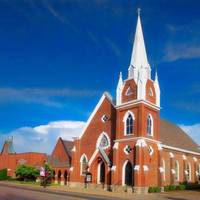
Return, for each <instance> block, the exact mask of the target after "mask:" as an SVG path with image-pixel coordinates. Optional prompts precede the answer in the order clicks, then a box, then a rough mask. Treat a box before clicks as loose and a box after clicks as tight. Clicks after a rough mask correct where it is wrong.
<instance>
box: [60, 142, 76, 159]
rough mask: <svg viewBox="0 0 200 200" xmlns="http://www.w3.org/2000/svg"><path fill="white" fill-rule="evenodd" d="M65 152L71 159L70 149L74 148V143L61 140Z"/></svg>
mask: <svg viewBox="0 0 200 200" xmlns="http://www.w3.org/2000/svg"><path fill="white" fill-rule="evenodd" d="M62 142H63V145H64V148H65V151H66V152H67V154H68V155H69V156H70V157H71V156H72V149H73V146H74V142H72V141H69V140H62Z"/></svg>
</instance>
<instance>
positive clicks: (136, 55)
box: [128, 9, 151, 82]
mask: <svg viewBox="0 0 200 200" xmlns="http://www.w3.org/2000/svg"><path fill="white" fill-rule="evenodd" d="M142 68H143V70H142V71H144V72H145V73H142V76H143V77H144V78H146V79H150V78H151V69H150V65H149V63H148V60H147V54H146V48H145V43H144V37H143V32H142V25H141V19H140V9H138V20H137V26H136V32H135V40H134V44H133V50H132V55H131V62H130V66H129V69H128V70H129V74H128V78H129V79H130V78H133V79H135V82H137V81H138V75H139V73H140V74H141V72H140V70H141V69H142Z"/></svg>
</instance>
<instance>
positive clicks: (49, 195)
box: [0, 185, 120, 200]
mask: <svg viewBox="0 0 200 200" xmlns="http://www.w3.org/2000/svg"><path fill="white" fill-rule="evenodd" d="M57 199H58V200H68V199H70V200H77V199H79V200H85V199H89V200H101V199H102V200H103V199H108V200H114V199H115V200H120V199H119V198H116V197H115V198H113V197H103V196H101V197H100V196H96V195H91V194H90V195H89V194H79V193H72V192H63V193H62V192H54V191H45V189H44V190H43V191H37V190H33V189H29V188H23V189H22V188H19V187H14V186H2V185H0V200H57Z"/></svg>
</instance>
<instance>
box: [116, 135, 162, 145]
mask: <svg viewBox="0 0 200 200" xmlns="http://www.w3.org/2000/svg"><path fill="white" fill-rule="evenodd" d="M138 139H143V140H146V141H148V142H151V143H157V144H160V145H161V142H160V141H158V140H154V139H151V138H147V137H132V138H122V139H116V140H114V142H126V141H130V140H138Z"/></svg>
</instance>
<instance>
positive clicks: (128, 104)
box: [115, 99, 161, 110]
mask: <svg viewBox="0 0 200 200" xmlns="http://www.w3.org/2000/svg"><path fill="white" fill-rule="evenodd" d="M140 103H144V104H145V105H147V106H150V107H153V108H154V109H156V110H160V109H161V108H160V107H158V106H156V105H155V104H153V103H151V102H149V101H146V100H138V99H136V100H133V101H129V102H126V103H122V104H121V105H119V106H115V108H116V109H120V108H125V107H128V106H133V105H137V104H140Z"/></svg>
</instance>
